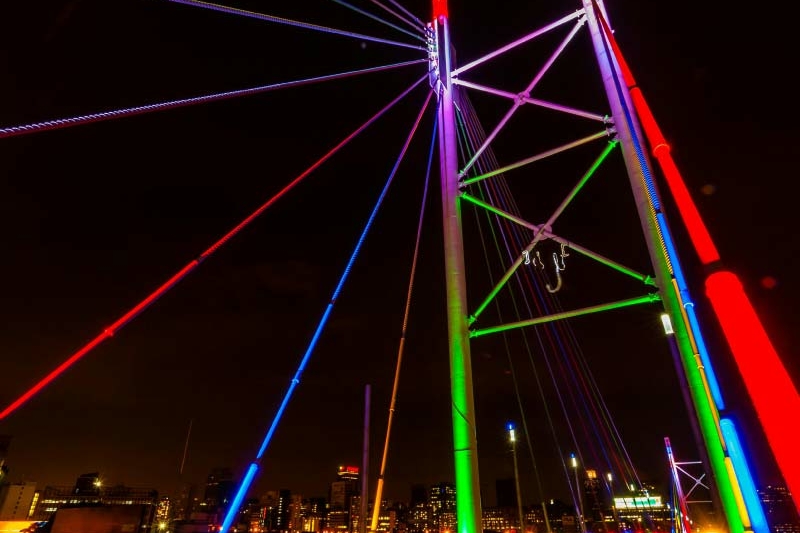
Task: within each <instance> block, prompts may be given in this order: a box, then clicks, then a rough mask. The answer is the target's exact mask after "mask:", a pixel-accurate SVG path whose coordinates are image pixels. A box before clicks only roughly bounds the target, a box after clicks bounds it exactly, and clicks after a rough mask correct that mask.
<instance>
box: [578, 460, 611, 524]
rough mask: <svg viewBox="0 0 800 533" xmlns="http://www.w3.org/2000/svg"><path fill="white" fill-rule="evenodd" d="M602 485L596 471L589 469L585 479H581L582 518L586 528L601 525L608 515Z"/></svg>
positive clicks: (608, 506) (607, 506) (608, 507)
mask: <svg viewBox="0 0 800 533" xmlns="http://www.w3.org/2000/svg"><path fill="white" fill-rule="evenodd" d="M602 489H603V484H602V482H601V480H600V478H599V477H597V471H596V470H593V469H591V468H589V469H587V470H586V477H585V478H584V479H583V502H584V503H583V516H584V520H585V521H586V526H587V527H589V524H591V523H601V524H602V522H604V521H605V518H606V515H607V514H610V512H609V513H607V512H606V510H607V509H608V510H610V509H611V506H610V505H606V503H605V500H606V499H605V498H604V497H603V490H602Z"/></svg>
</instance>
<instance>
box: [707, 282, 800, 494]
mask: <svg viewBox="0 0 800 533" xmlns="http://www.w3.org/2000/svg"><path fill="white" fill-rule="evenodd" d="M706 295H707V296H708V298H709V300H710V301H711V305H712V306H713V308H714V312H715V313H716V315H717V318H718V319H719V322H720V325H721V326H722V330H723V332H724V333H725V337H726V338H727V339H728V343H729V345H730V348H731V352H732V353H733V357H734V359H735V361H736V365H737V366H738V368H739V372H740V373H741V375H742V376H744V377H745V379H744V384H745V386H746V388H747V392H748V393H749V395H750V399H751V401H752V402H753V405H754V406H755V408H756V412H757V413H758V416H759V419H760V421H761V423H762V427H763V428H764V434H765V435H766V437H767V441H768V442H769V445H770V448H771V449H772V453H773V454H774V456H775V460H776V461H777V463H778V466H779V467H780V469H781V473H782V474H783V477H784V480H785V481H786V484H787V485H788V487H789V491H790V492H791V493H792V497H793V498H794V501H795V505H796V506H798V503H797V502H798V501H799V500H798V497H799V496H800V455H799V454H798V453H797V435H796V429H795V427H794V425H793V424H791V423H790V421H789V420H787V414H790V413H795V414H796V413H800V396H799V395H798V392H797V388H796V387H795V385H794V383H792V380H791V378H790V377H789V374H788V373H787V371H786V368H785V367H784V366H783V363H782V362H781V360H780V358H779V357H778V354H777V353H776V351H775V349H774V348H773V346H772V343H771V342H770V340H769V337H768V336H767V333H766V331H764V327H763V326H762V325H761V321H760V320H759V319H758V315H757V314H756V312H755V310H754V309H753V306H752V305H751V303H750V300H749V299H748V298H747V295H746V294H745V293H744V288H743V287H742V284H741V282H740V281H739V279H738V278H737V277H736V275H735V274H733V273H731V272H726V271H720V272H715V273H714V274H711V275H710V276H709V277H708V279H706ZM790 416H791V415H790Z"/></svg>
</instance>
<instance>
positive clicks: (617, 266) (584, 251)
mask: <svg viewBox="0 0 800 533" xmlns="http://www.w3.org/2000/svg"><path fill="white" fill-rule="evenodd" d="M460 196H461V198H462V199H464V200H466V201H468V202H470V203H472V204H474V205H477V206H478V207H482V208H484V209H486V210H487V211H489V212H490V213H494V214H495V215H498V216H501V217H503V218H505V219H508V220H510V221H511V222H515V223H517V224H519V225H520V226H524V227H526V228H528V229H530V230H533V231H534V232H536V231H539V230H540V228H541V227H542V226H537V225H536V224H533V223H531V222H528V221H527V220H525V219H523V218H520V217H518V216H516V215H513V214H511V213H509V212H508V211H503V210H502V209H499V208H497V207H495V206H493V205H491V204H489V203H487V202H484V201H483V200H481V199H480V198H476V197H474V196H472V195H470V194H467V193H465V192H462V193H461V195H460ZM543 235H544V237H545V238H546V239H551V240H553V241H555V242H557V243H559V244H563V245H564V246H566V247H567V248H569V249H570V250H575V251H576V252H578V253H579V254H581V255H584V256H586V257H588V258H589V259H594V260H595V261H597V262H598V263H600V264H603V265H605V266H607V267H610V268H612V269H614V270H616V271H617V272H622V273H623V274H625V275H628V276H630V277H632V278H634V279H637V280H639V281H641V282H642V283H644V284H645V285H650V286H652V287H655V286H656V283H655V281H654V280H653V277H652V276H649V275H647V274H642V273H641V272H637V271H636V270H634V269H632V268H629V267H627V266H625V265H623V264H621V263H617V262H616V261H614V260H613V259H609V258H608V257H605V256H603V255H600V254H598V253H597V252H593V251H592V250H589V249H588V248H584V247H583V246H581V245H579V244H575V243H574V242H572V241H569V240H567V239H565V238H563V237H559V236H558V235H555V234H554V233H551V232H549V231H547V229H546V228H545V230H544V232H543Z"/></svg>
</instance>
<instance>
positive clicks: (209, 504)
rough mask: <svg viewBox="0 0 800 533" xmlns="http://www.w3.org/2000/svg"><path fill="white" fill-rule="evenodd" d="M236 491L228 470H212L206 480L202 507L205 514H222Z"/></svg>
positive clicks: (231, 475)
mask: <svg viewBox="0 0 800 533" xmlns="http://www.w3.org/2000/svg"><path fill="white" fill-rule="evenodd" d="M235 490H236V485H235V482H234V479H233V471H231V469H230V468H227V467H225V468H214V469H212V470H211V473H210V474H209V475H208V478H207V479H206V488H205V492H204V493H203V502H202V507H204V509H203V511H204V512H207V513H215V512H218V511H219V512H224V511H225V509H227V508H228V504H229V503H230V501H231V498H232V497H233V493H234V491H235Z"/></svg>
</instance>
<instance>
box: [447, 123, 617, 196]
mask: <svg viewBox="0 0 800 533" xmlns="http://www.w3.org/2000/svg"><path fill="white" fill-rule="evenodd" d="M615 133H616V130H615V129H614V128H609V129H607V130H603V131H598V132H597V133H593V134H592V135H589V136H587V137H584V138H582V139H578V140H577V141H572V142H571V143H567V144H564V145H562V146H558V147H556V148H552V149H550V150H546V151H544V152H542V153H540V154H536V155H533V156H531V157H528V158H525V159H522V160H520V161H517V162H516V163H511V164H510V165H506V166H504V167H501V168H498V169H496V170H492V171H491V172H486V173H485V174H481V175H480V176H474V177H472V178H470V179H468V180H463V181H462V182H461V186H462V187H466V186H467V185H472V184H473V183H476V182H479V181H481V180H485V179H487V178H491V177H494V176H497V175H498V174H503V173H505V172H508V171H509V170H516V169H518V168H519V167H524V166H525V165H530V164H531V163H535V162H536V161H541V160H542V159H547V158H548V157H551V156H554V155H556V154H560V153H561V152H566V151H567V150H572V149H573V148H577V147H578V146H581V145H584V144H587V143H590V142H592V141H596V140H597V139H602V138H603V137H609V136H610V135H613V134H615ZM461 175H462V176H463V173H462V174H461Z"/></svg>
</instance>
